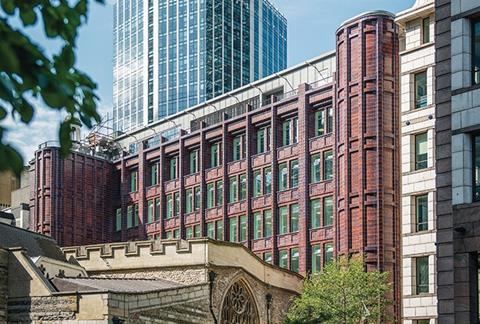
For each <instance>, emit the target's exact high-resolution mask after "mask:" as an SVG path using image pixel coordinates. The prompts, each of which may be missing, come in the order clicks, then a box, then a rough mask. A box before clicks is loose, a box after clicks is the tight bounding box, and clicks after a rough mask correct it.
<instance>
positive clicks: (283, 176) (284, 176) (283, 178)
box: [278, 163, 288, 191]
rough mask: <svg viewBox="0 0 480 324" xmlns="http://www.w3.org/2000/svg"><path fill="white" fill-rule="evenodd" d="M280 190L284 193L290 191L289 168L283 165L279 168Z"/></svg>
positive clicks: (285, 164)
mask: <svg viewBox="0 0 480 324" xmlns="http://www.w3.org/2000/svg"><path fill="white" fill-rule="evenodd" d="M278 180H279V183H278V190H279V191H284V190H287V189H288V166H287V163H282V164H280V165H279V166H278Z"/></svg>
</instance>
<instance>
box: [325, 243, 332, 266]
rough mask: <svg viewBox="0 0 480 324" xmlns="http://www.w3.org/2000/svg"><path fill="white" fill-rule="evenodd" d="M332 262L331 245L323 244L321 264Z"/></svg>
mask: <svg viewBox="0 0 480 324" xmlns="http://www.w3.org/2000/svg"><path fill="white" fill-rule="evenodd" d="M331 261H333V243H325V245H324V247H323V264H327V263H329V262H331Z"/></svg>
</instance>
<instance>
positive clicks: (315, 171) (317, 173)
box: [310, 154, 322, 183]
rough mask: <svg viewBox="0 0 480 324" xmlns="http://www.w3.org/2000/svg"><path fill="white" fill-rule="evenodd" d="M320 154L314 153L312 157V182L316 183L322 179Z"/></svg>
mask: <svg viewBox="0 0 480 324" xmlns="http://www.w3.org/2000/svg"><path fill="white" fill-rule="evenodd" d="M320 163H321V161H320V154H313V155H312V156H311V157H310V182H311V183H316V182H320V181H322V174H321V167H320Z"/></svg>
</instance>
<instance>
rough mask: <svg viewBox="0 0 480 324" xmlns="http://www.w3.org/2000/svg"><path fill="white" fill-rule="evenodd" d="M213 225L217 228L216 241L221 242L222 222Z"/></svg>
mask: <svg viewBox="0 0 480 324" xmlns="http://www.w3.org/2000/svg"><path fill="white" fill-rule="evenodd" d="M215 225H216V227H217V240H223V221H221V220H218V221H216V222H215Z"/></svg>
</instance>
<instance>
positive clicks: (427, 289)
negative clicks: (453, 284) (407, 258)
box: [414, 255, 430, 295]
mask: <svg viewBox="0 0 480 324" xmlns="http://www.w3.org/2000/svg"><path fill="white" fill-rule="evenodd" d="M414 260H415V295H422V294H428V293H429V292H430V278H429V277H430V264H429V256H428V255H426V256H419V257H415V258H414ZM420 260H426V266H427V276H426V283H425V282H424V283H420V282H419V281H420V276H419V274H420V270H419V261H420ZM421 286H422V287H423V289H420V287H421ZM424 289H425V290H424Z"/></svg>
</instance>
